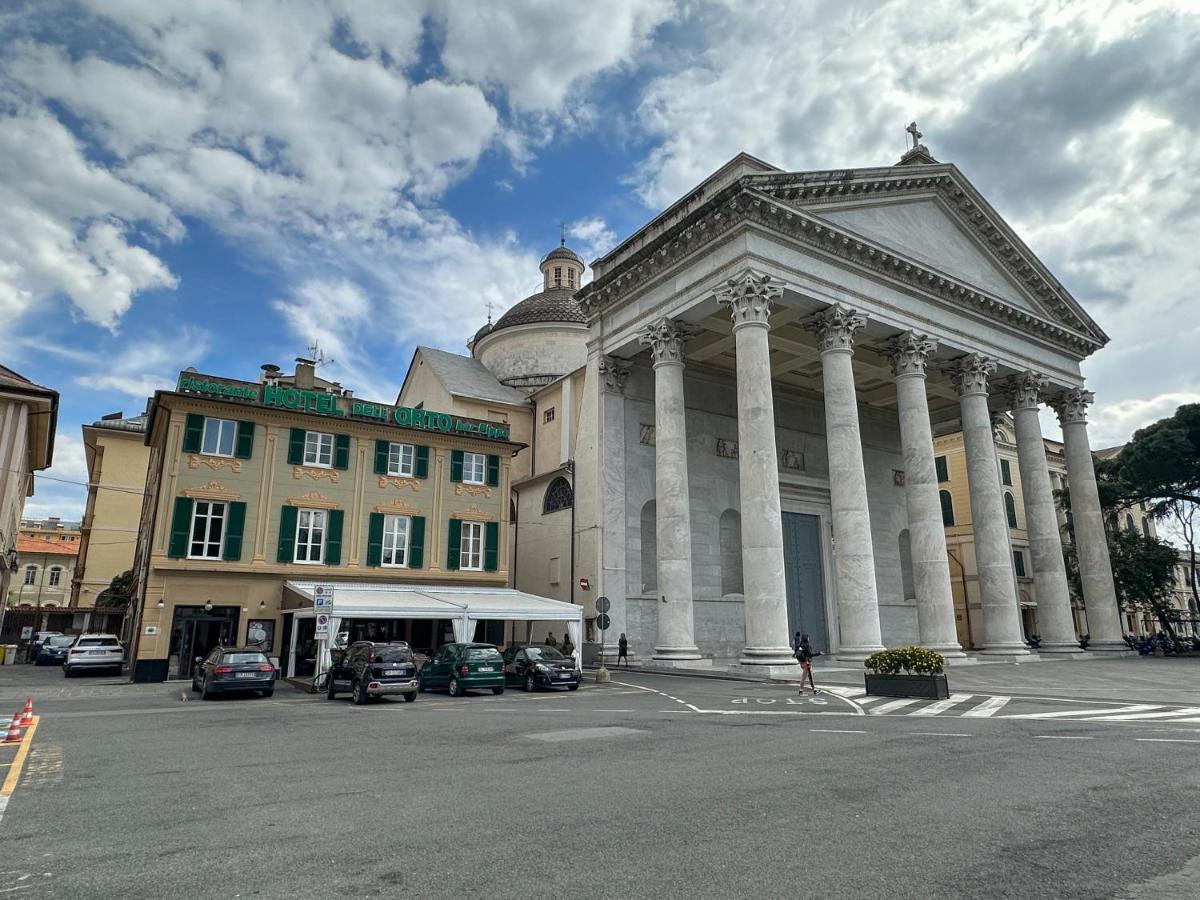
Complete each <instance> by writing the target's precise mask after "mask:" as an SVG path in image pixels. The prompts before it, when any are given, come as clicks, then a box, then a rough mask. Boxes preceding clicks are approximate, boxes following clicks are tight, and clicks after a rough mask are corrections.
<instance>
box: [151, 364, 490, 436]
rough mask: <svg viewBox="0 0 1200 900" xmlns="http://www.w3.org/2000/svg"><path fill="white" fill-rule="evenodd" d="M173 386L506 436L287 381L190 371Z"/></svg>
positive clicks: (469, 422)
mask: <svg viewBox="0 0 1200 900" xmlns="http://www.w3.org/2000/svg"><path fill="white" fill-rule="evenodd" d="M175 390H176V392H177V393H180V394H189V395H195V396H200V397H208V398H210V399H214V400H234V401H237V402H240V403H245V404H253V405H255V406H262V407H264V408H268V409H283V410H289V411H291V412H304V413H314V414H316V415H319V416H332V417H337V418H344V419H355V420H358V421H362V422H373V423H375V424H383V425H398V426H401V427H403V428H415V429H418V430H420V431H433V432H437V433H440V434H461V435H468V436H470V437H479V438H485V439H487V440H493V441H507V440H508V438H509V427H508V425H504V424H497V423H495V422H485V421H483V420H480V419H464V418H462V417H461V416H455V415H451V414H450V413H442V412H434V411H433V410H428V409H417V408H415V407H411V406H384V405H383V404H380V403H371V402H370V401H367V400H359V399H357V398H348V397H342V396H340V395H339V394H332V393H329V392H328V391H316V390H301V389H300V388H296V387H292V386H291V385H284V384H253V383H251V382H246V381H234V380H231V379H225V378H214V377H212V376H210V375H200V374H197V373H194V372H181V373H180V375H179V382H178V384H177V385H176V388H175Z"/></svg>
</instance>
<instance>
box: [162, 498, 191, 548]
mask: <svg viewBox="0 0 1200 900" xmlns="http://www.w3.org/2000/svg"><path fill="white" fill-rule="evenodd" d="M191 531H192V498H191V497H176V498H175V509H174V512H173V513H172V515H171V539H170V541H169V542H168V544H167V556H170V557H172V558H174V559H183V558H184V557H185V556H187V555H188V536H189V535H190V534H191Z"/></svg>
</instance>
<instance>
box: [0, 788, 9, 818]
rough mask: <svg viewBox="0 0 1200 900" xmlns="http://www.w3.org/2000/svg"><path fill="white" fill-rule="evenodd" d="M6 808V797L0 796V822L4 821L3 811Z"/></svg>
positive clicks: (4, 795) (5, 795)
mask: <svg viewBox="0 0 1200 900" xmlns="http://www.w3.org/2000/svg"><path fill="white" fill-rule="evenodd" d="M7 808H8V795H7V794H0V822H3V821H4V810H6V809H7Z"/></svg>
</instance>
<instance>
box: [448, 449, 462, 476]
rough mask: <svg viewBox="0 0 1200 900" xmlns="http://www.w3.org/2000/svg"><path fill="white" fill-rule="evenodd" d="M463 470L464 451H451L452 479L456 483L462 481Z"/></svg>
mask: <svg viewBox="0 0 1200 900" xmlns="http://www.w3.org/2000/svg"><path fill="white" fill-rule="evenodd" d="M462 470H463V452H462V451H461V450H451V451H450V480H451V481H452V482H454V483H455V484H458V483H459V482H461V481H462Z"/></svg>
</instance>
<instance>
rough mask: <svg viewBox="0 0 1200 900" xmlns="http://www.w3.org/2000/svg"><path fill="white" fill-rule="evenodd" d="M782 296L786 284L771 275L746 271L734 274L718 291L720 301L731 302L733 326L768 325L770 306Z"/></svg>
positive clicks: (722, 303)
mask: <svg viewBox="0 0 1200 900" xmlns="http://www.w3.org/2000/svg"><path fill="white" fill-rule="evenodd" d="M782 296H783V286H782V285H781V284H780V283H779V282H778V281H776V280H775V279H773V278H772V277H771V276H770V275H759V274H757V273H755V272H746V273H745V274H743V275H739V276H738V277H737V278H731V279H729V281H727V282H726V283H725V287H723V288H720V289H719V290H718V291H717V302H718V303H720V304H721V305H722V306H728V307H729V312H730V314H731V315H732V316H733V329H734V331H736V330H737V329H738V328H740V327H741V326H743V325H767V326H769V325H770V324H771V323H770V319H771V307H773V306H774V305H775V304H776V303H778V302H779V298H780V297H782Z"/></svg>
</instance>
